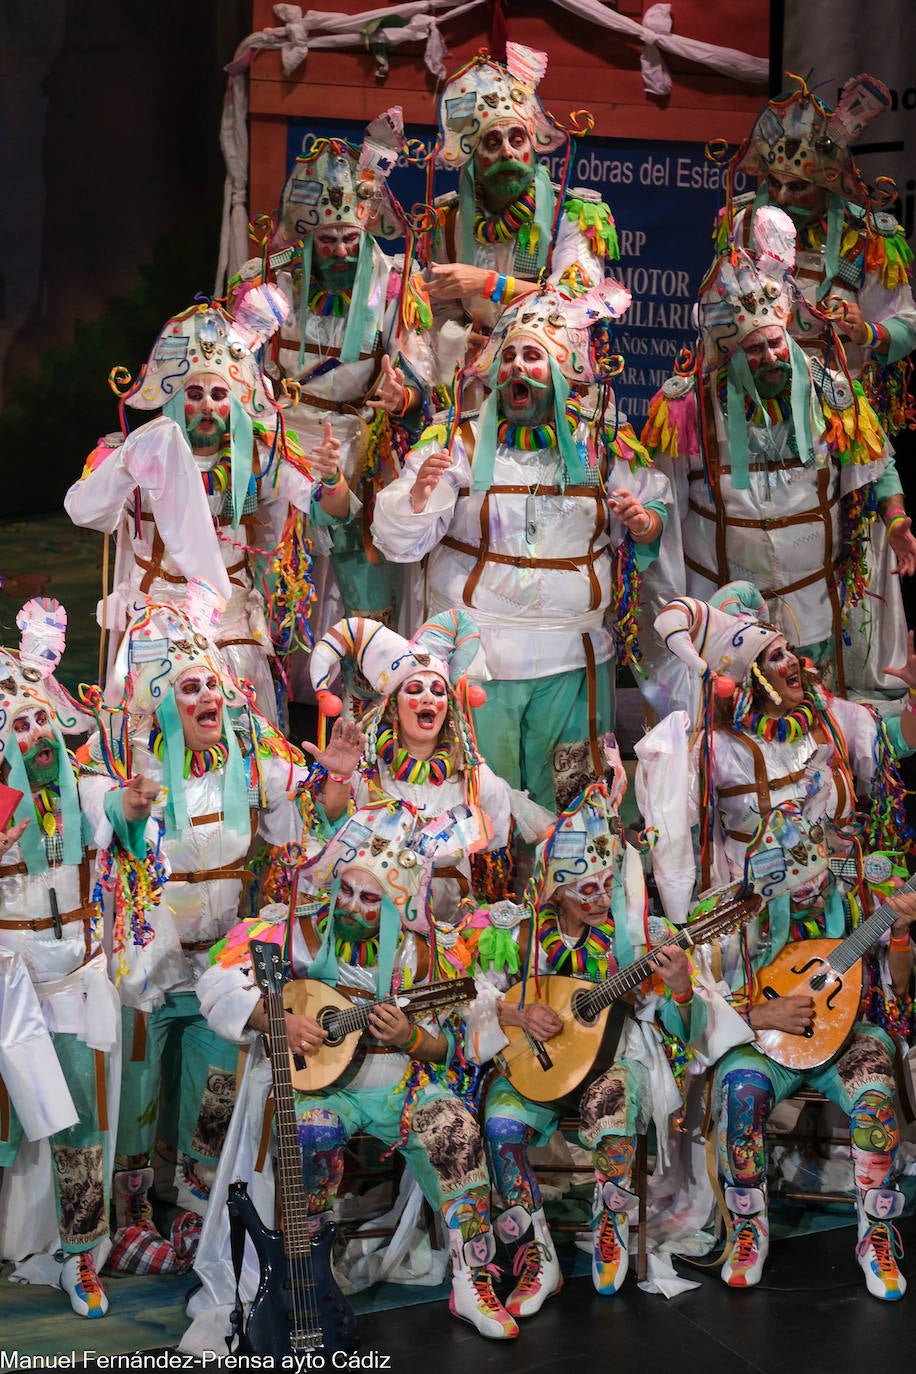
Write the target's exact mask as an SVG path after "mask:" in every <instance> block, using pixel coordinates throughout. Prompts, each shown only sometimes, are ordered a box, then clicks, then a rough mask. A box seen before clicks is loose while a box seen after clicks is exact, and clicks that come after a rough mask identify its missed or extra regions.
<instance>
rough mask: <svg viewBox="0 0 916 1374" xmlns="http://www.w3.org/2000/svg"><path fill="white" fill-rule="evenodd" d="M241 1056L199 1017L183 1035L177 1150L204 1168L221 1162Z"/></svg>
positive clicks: (188, 1026) (235, 1046)
mask: <svg viewBox="0 0 916 1374" xmlns="http://www.w3.org/2000/svg"><path fill="white" fill-rule="evenodd" d="M238 1053H239V1052H238V1046H237V1045H232V1044H230V1043H229V1042H228V1041H227V1040H222V1039H221V1038H220V1037H219V1036H218V1035H215V1034H214V1033H213V1031H212V1030H210V1027H209V1026H208V1025H207V1023H206V1021H205V1020H204V1018H203V1017H202V1016H201V1015H200V1014H199V1013H198V1014H197V1015H196V1016H195V1017H194V1018H193V1019H192V1020H191V1021H190V1022H189V1023H188V1024H187V1025H186V1026H185V1028H184V1030H183V1032H182V1036H181V1099H180V1108H179V1115H178V1149H179V1151H180V1153H182V1154H187V1155H190V1156H191V1158H192V1159H197V1160H199V1161H200V1162H201V1163H202V1164H210V1165H215V1164H217V1163H218V1161H219V1156H220V1152H221V1151H222V1148H223V1141H224V1140H225V1138H226V1131H227V1130H228V1129H229V1119H230V1117H231V1116H232V1109H233V1107H234V1106H235V1090H236V1082H235V1070H236V1065H237V1063H238Z"/></svg>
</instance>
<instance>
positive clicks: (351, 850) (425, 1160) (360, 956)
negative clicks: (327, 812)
mask: <svg viewBox="0 0 916 1374" xmlns="http://www.w3.org/2000/svg"><path fill="white" fill-rule="evenodd" d="M417 819H418V818H417V816H416V813H415V812H414V811H413V810H412V808H411V807H409V806H407V805H406V804H404V803H399V804H394V803H387V804H386V803H382V804H380V805H376V806H374V807H368V808H361V809H360V810H358V811H356V812H355V813H354V814H353V815H352V816H351V817H350V819H349V820H348V821H347V822H346V823H345V824H344V826H343V827H342V828H341V829H340V830H338V832H337V834H336V835H335V836H334V838H333V839H332V840H331V841H330V843H329V844H328V845H327V846H326V847H325V849H324V850H322V852H321V853H320V854H319V855H318V856H317V858H316V859H315V860H314V861H313V862H312V863H311V864H310V865H308V866H307V867H306V870H305V872H304V875H303V876H304V877H306V878H307V879H308V881H309V883H310V885H311V886H312V887H313V888H314V889H316V890H320V891H323V892H325V893H329V896H326V897H322V898H320V899H319V900H318V901H316V902H314V903H313V904H311V906H310V907H308V908H306V910H305V914H304V915H302V916H300V917H299V919H297V920H296V921H295V922H294V923H293V924H292V928H291V929H290V925H289V918H288V913H287V910H286V908H277V907H268V908H265V910H264V911H262V913H261V919H260V920H258V921H256V922H254V923H246V925H244V926H242V927H241V928H239V929H237V930H234V931H232V932H230V934H229V937H228V939H227V940H226V942H225V944H224V945H223V946H217V947H216V949H215V950H214V952H213V954H214V958H215V964H214V966H213V968H212V969H211V970H210V971H209V972H208V973H206V974H204V976H203V978H202V979H201V981H200V983H199V985H198V991H199V994H200V998H201V1005H202V1007H203V1008H204V1010H205V1012H206V1015H207V1018H208V1020H209V1022H210V1025H211V1026H212V1027H213V1028H214V1030H215V1031H217V1032H218V1033H219V1034H220V1035H221V1036H224V1037H225V1038H226V1039H230V1040H234V1041H236V1042H240V1043H250V1042H251V1041H253V1040H255V1039H256V1038H257V1035H258V1033H259V1032H262V1031H264V1030H266V1029H267V1022H266V1020H265V1015H264V1009H263V1006H262V1003H261V997H260V993H259V990H258V988H257V986H256V985H255V983H254V980H253V978H252V971H251V965H250V956H249V952H248V940H249V937H250V936H251V935H252V934H256V935H257V936H258V938H260V939H267V940H275V941H277V942H280V943H285V944H287V949H288V952H289V955H290V957H291V962H292V965H293V967H294V968H295V970H296V972H297V974H299V975H307V976H308V977H309V978H311V979H317V980H318V981H320V982H324V983H328V984H331V985H335V986H338V987H340V988H341V989H347V988H352V989H354V990H355V993H356V995H357V996H358V995H360V994H362V995H365V994H367V993H368V994H372V995H375V996H378V997H379V998H380V999H384V998H386V997H387V996H388V994H389V993H390V992H399V991H400V992H404V991H408V990H409V989H410V988H411V987H412V986H413V985H415V984H419V983H422V982H423V981H424V980H425V979H426V977H427V969H428V966H429V950H428V946H427V944H426V941H425V940H424V939H423V938H422V937H421V936H419V935H417V934H416V933H415V932H414V931H413V930H411V929H407V927H409V926H411V925H413V924H416V922H415V921H414V920H413V918H412V917H411V916H410V915H409V914H408V913H407V911H406V906H407V904H409V903H411V902H414V901H417V902H419V903H420V904H422V901H423V896H422V892H423V889H424V887H425V886H426V885H427V884H428V880H429V871H430V870H429V862H428V860H427V858H426V857H425V855H424V852H423V848H422V844H421V832H420V827H419V826H418V824H417ZM271 917H273V918H274V919H275V920H276V924H274V925H273V926H270V925H267V927H266V929H265V928H264V925H265V920H267V921H269V920H270V919H271ZM286 1033H287V1040H288V1043H289V1047H290V1049H291V1051H292V1053H293V1054H295V1055H305V1056H306V1057H307V1056H309V1055H313V1056H314V1055H319V1054H320V1053H321V1048H322V1046H323V1044H324V1042H325V1040H326V1038H327V1037H326V1032H325V1030H324V1029H323V1028H322V1026H321V1025H320V1024H319V1023H318V1022H317V1021H316V1020H314V1019H313V1018H312V1017H310V1016H305V1015H299V1014H297V1013H291V1014H290V1015H288V1016H287V1018H286ZM369 1039H370V1044H369V1053H368V1054H367V1055H366V1057H365V1058H364V1059H363V1061H362V1063H361V1064H360V1065H359V1067H358V1068H356V1069H355V1071H354V1069H353V1068H352V1067H351V1068H350V1069H348V1070H344V1075H343V1077H341V1078H340V1079H338V1080H337V1082H336V1083H335V1084H333V1085H332V1086H331V1087H329V1088H326V1089H325V1090H323V1091H321V1092H315V1093H302V1092H299V1091H296V1092H295V1103H296V1116H297V1121H298V1132H299V1141H300V1144H301V1147H302V1158H303V1171H304V1178H305V1184H306V1192H307V1195H308V1208H309V1214H310V1216H311V1217H313V1218H314V1219H315V1223H316V1225H317V1224H318V1223H319V1222H320V1219H321V1218H322V1217H323V1216H324V1215H325V1214H326V1213H328V1212H329V1211H330V1210H331V1208H332V1206H333V1203H334V1199H335V1196H336V1193H337V1189H338V1187H339V1185H340V1181H341V1176H342V1172H343V1148H344V1146H345V1145H346V1142H347V1141H348V1140H349V1139H350V1137H351V1136H352V1135H353V1134H354V1133H355V1132H357V1131H365V1132H367V1133H368V1134H369V1135H371V1136H373V1137H374V1138H375V1139H377V1140H380V1141H382V1142H383V1143H384V1144H385V1145H387V1146H389V1147H394V1148H396V1149H398V1150H399V1151H400V1152H401V1153H402V1154H403V1155H404V1157H405V1159H406V1161H407V1163H408V1164H409V1166H410V1168H411V1170H412V1172H413V1174H414V1175H415V1177H416V1179H417V1180H418V1182H419V1184H420V1186H421V1188H422V1189H423V1192H424V1194H425V1196H426V1197H427V1199H428V1200H429V1202H430V1203H431V1204H432V1206H433V1207H434V1208H435V1209H436V1210H437V1211H440V1210H441V1212H442V1215H443V1218H444V1220H445V1225H446V1227H447V1229H448V1237H449V1249H450V1252H451V1259H452V1294H451V1299H450V1307H451V1311H452V1312H453V1313H454V1314H455V1316H458V1317H461V1318H462V1319H463V1320H465V1321H468V1322H470V1323H471V1324H472V1325H474V1326H475V1327H476V1328H477V1330H478V1331H479V1332H480V1333H481V1335H484V1336H489V1337H492V1338H493V1339H497V1340H504V1339H508V1338H510V1337H512V1336H517V1335H518V1326H517V1325H516V1323H515V1321H514V1319H513V1318H512V1317H511V1316H510V1315H509V1314H508V1312H506V1310H505V1308H504V1307H503V1306H502V1304H501V1303H500V1301H499V1299H498V1297H497V1296H496V1293H495V1291H494V1288H493V1278H492V1261H493V1256H494V1253H495V1242H494V1239H493V1234H492V1231H491V1228H490V1213H489V1194H490V1188H489V1180H488V1177H487V1170H486V1162H485V1158H484V1149H483V1142H482V1140H481V1136H480V1130H479V1128H478V1125H477V1122H476V1120H475V1118H474V1116H473V1115H472V1114H471V1112H470V1111H469V1110H468V1108H467V1107H466V1106H465V1104H464V1102H463V1101H462V1100H461V1099H460V1097H459V1096H457V1095H456V1093H455V1092H453V1090H452V1088H451V1085H450V1082H449V1079H448V1076H447V1072H446V1070H447V1066H448V1063H449V1061H450V1059H451V1058H452V1055H453V1053H454V1051H455V1043H456V1036H455V1031H454V1030H453V1029H452V1027H451V1026H450V1024H449V1022H448V1021H447V1020H442V1019H440V1018H435V1017H434V1018H429V1019H423V1020H418V1021H413V1020H411V1019H410V1017H409V1016H408V1014H407V1013H406V1011H405V1010H404V1009H402V1008H401V1007H399V1006H397V1005H396V1004H395V1003H394V1002H393V1001H384V1000H380V1001H379V1003H378V1005H376V1006H374V1007H373V1008H372V1009H371V1011H370V1012H369ZM258 1129H259V1130H260V1127H259V1128H258ZM233 1167H235V1166H233ZM233 1176H234V1175H233Z"/></svg>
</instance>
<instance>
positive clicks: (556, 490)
mask: <svg viewBox="0 0 916 1374" xmlns="http://www.w3.org/2000/svg"><path fill="white" fill-rule="evenodd" d="M487 490H488V491H489V492H490V494H491V495H492V496H533V495H535V494H537V495H538V496H598V495H600V488H598V487H566V488H565V489H563V488H561V487H543V486H539V487H538V488H537V492H536V493H535V489H534V488H533V487H530V486H529V487H526V486H523V485H522V484H521V483H519V484H518V485H517V486H509V485H504V486H498V485H497V484H496V483H494V484H493V485H492V486H490V487H488V488H487ZM458 495H459V496H470V495H471V488H470V487H459V488H458ZM602 504H603V498H602Z"/></svg>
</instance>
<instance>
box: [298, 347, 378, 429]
mask: <svg viewBox="0 0 916 1374" xmlns="http://www.w3.org/2000/svg"><path fill="white" fill-rule="evenodd" d="M373 356H374V355H373V354H371V353H368V354H366V357H370V358H371V357H373ZM299 404H300V405H306V406H313V407H314V409H315V410H330V411H331V412H332V413H333V414H334V415H359V406H358V405H354V403H353V402H352V401H334V400H330V399H329V398H328V397H327V396H318V395H316V393H315V392H314V391H300V392H299Z"/></svg>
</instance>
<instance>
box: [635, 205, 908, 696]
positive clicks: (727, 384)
mask: <svg viewBox="0 0 916 1374" xmlns="http://www.w3.org/2000/svg"><path fill="white" fill-rule="evenodd" d="M794 244H795V230H794V227H793V225H792V222H791V220H790V219H789V218H788V216H786V215H785V214H784V213H783V211H782V210H778V209H775V208H773V207H771V206H762V207H761V208H760V209H759V210H758V211H757V213H756V215H755V216H754V226H753V247H752V248H751V249H742V248H738V247H736V248H735V249H734V250H733V251H732V252H726V253H724V254H723V255H722V257H721V258H720V259H719V260H718V261H717V263H716V265H715V267H714V268H713V270H712V271H711V273H710V274H709V276H708V277H707V279H706V281H705V282H704V284H703V287H702V288H701V292H700V306H699V323H700V342H701V352H700V355H699V357H698V358H697V361H696V366H695V368H694V370H693V371H692V372H689V373H687V374H678V375H677V376H674V377H672V378H671V379H670V380H669V381H667V382H666V383H665V385H664V386H663V387H662V389H661V391H660V392H659V393H658V394H657V395H656V397H655V398H654V400H653V402H652V405H651V407H650V412H649V420H648V422H647V425H646V428H645V430H644V431H643V442H644V443H645V444H646V445H647V447H648V448H649V449H650V450H651V451H652V452H653V453H654V456H655V460H656V462H657V463H658V465H659V467H660V468H661V469H662V471H664V472H666V473H667V474H668V475H669V476H670V477H671V481H672V485H673V487H674V489H675V492H676V495H677V505H678V511H679V514H680V518H681V522H682V530H683V543H684V560H685V563H686V578H685V581H686V587H687V590H688V591H689V592H690V593H691V594H692V595H696V596H705V597H709V596H711V595H712V593H713V592H714V591H715V589H716V588H717V587H719V586H721V585H723V584H724V583H726V582H729V581H732V580H745V581H748V582H751V583H752V584H754V585H755V586H756V587H757V588H759V591H760V593H761V595H762V596H763V598H764V600H765V601H766V603H767V605H768V607H769V613H770V615H771V616H772V618H773V619H774V621H775V622H776V623H777V624H779V625H780V626H782V627H783V628H784V629H785V630H786V632H787V633H791V634H792V635H793V637H796V638H801V639H803V640H804V643H803V644H801V645H800V646H799V652H800V653H802V654H803V655H805V656H807V657H809V658H811V659H813V661H814V662H815V664H816V665H818V666H819V667H821V668H823V670H824V671H825V674H827V675H828V676H829V678H830V680H831V681H833V682H834V683H835V685H836V687H837V690H838V691H839V692H841V693H842V692H844V690H845V675H844V664H843V638H844V628H845V626H846V624H847V623H848V617H849V612H850V608H851V607H852V605H853V604H854V603H855V602H857V601H859V600H861V598H862V597H863V596H864V595H865V592H866V590H867V580H866V572H867V567H866V549H867V544H868V528H869V521H870V520H871V519H872V515H873V511H874V509H875V508H876V507H877V508H878V509H881V508H883V507H884V505H885V504H886V503H887V502H889V501H891V502H892V501H893V500H895V499H896V495H895V494H896V493H899V490H900V481H899V478H898V476H897V473H896V469H895V467H894V463H893V458H892V450H891V448H890V445H889V443H888V440H887V437H886V435H885V434H884V432H883V430H882V429H881V427H880V425H879V424H878V420H877V418H876V416H875V413H874V411H873V410H872V408H871V407H870V405H869V404H868V402H867V400H866V399H865V397H864V395H862V394H861V391H860V390H859V391H856V390H855V389H854V388H853V387H851V386H850V385H849V383H848V381H847V380H846V378H845V377H843V376H842V375H841V374H840V373H837V372H833V371H826V370H825V369H824V368H823V367H822V366H821V365H820V364H819V363H818V362H817V360H816V359H814V360H812V359H809V358H808V357H807V356H806V354H805V353H804V352H803V351H802V350H801V348H799V346H798V344H797V343H796V342H795V340H794V339H793V338H792V336H791V334H790V333H789V331H788V325H789V319H790V316H791V313H792V310H793V308H794V304H795V301H796V298H797V293H796V289H795V286H794V280H793V278H792V277H791V275H790V274H791V270H792V263H793V261H794ZM893 539H894V541H895V542H894V547H895V549H896V550H897V552H898V560H899V571H900V572H912V571H913V570H914V569H916V539H914V537H913V535H912V533H911V532H910V531H909V527H908V523H907V524H906V528H904V524H902V523H899V522H898V525H897V527H896V529H895V532H894V535H893Z"/></svg>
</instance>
